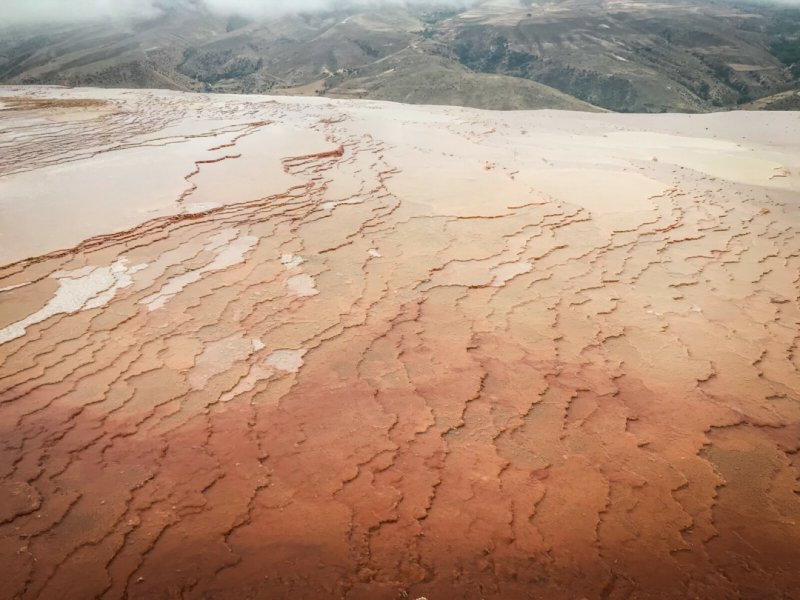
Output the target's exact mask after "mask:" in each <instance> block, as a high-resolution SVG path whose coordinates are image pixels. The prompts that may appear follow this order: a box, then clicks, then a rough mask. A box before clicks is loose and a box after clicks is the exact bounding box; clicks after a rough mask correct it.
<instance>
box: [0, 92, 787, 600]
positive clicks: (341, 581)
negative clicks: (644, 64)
mask: <svg viewBox="0 0 800 600" xmlns="http://www.w3.org/2000/svg"><path fill="white" fill-rule="evenodd" d="M4 94H5V95H9V96H14V97H17V96H23V97H24V96H31V95H35V96H36V97H37V98H43V99H48V98H53V99H78V100H81V99H83V100H91V99H99V100H103V101H105V102H107V104H108V106H107V107H106V108H104V109H103V110H99V109H97V108H96V105H95V104H93V103H87V104H88V105H89V106H91V107H92V108H86V109H83V108H69V109H68V108H62V109H59V110H57V111H56V110H55V109H53V110H50V109H44V108H32V109H30V110H14V111H13V113H12V112H11V111H9V113H7V114H4V113H3V112H0V119H2V125H3V126H2V134H0V144H2V152H0V156H2V161H0V168H1V169H2V173H3V176H2V178H0V195H2V196H3V202H2V204H0V211H1V212H2V214H0V228H2V229H1V230H0V233H2V239H3V240H4V241H3V244H2V252H3V262H4V263H5V266H4V267H2V268H0V430H1V431H2V434H1V435H0V559H2V564H3V574H2V576H1V577H2V579H3V581H2V585H1V586H0V597H2V598H9V599H10V598H31V599H32V598H81V599H83V598H148V599H150V598H177V597H181V598H212V597H213V598H236V599H241V598H284V597H285V598H290V597H291V598H348V599H358V598H370V599H376V598H406V597H411V598H416V597H421V596H425V597H427V598H429V599H430V600H440V599H449V598H476V599H477V598H504V599H505V598H548V599H560V598H564V599H573V598H605V599H622V598H792V597H798V596H797V594H798V590H800V569H798V566H799V565H800V495H798V491H799V490H800V483H799V482H798V476H799V475H800V454H798V451H799V450H800V350H798V344H799V343H800V305H799V300H800V142H798V140H800V117H798V115H794V114H790V113H761V114H747V115H741V114H736V113H725V114H717V115H707V116H686V115H664V116H662V115H658V116H636V115H610V114H605V115H589V114H578V113H559V112H552V111H542V112H536V113H498V114H491V113H484V112H480V111H473V110H468V109H455V108H443V107H437V108H430V107H428V108H425V107H404V106H400V105H392V104H381V103H372V102H363V103H352V102H348V101H329V100H321V99H270V98H261V97H236V98H232V97H225V96H214V97H209V96H201V95H189V94H179V93H171V92H150V91H141V92H134V91H109V90H103V91H98V90H61V89H58V88H46V89H42V88H36V89H27V88H24V87H20V88H7V89H6V90H4ZM41 104H46V103H41ZM64 104H65V105H66V104H69V103H64ZM74 104H75V105H76V106H79V105H80V104H81V103H80V102H76V103H74ZM91 111H96V112H95V113H93V112H91ZM37 182H39V183H37ZM41 182H44V183H41ZM48 206H52V207H53V208H52V210H53V211H61V212H59V213H58V214H59V215H68V216H69V219H68V220H65V218H64V217H63V216H62V217H60V219H61V220H60V221H59V222H58V223H57V225H58V226H57V227H54V223H53V221H52V217H51V215H50V212H51V211H49V210H45V209H43V208H42V207H48ZM142 207H146V210H145V209H143V208H142ZM108 219H113V223H110V222H109V220H108Z"/></svg>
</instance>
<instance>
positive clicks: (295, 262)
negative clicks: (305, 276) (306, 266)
mask: <svg viewBox="0 0 800 600" xmlns="http://www.w3.org/2000/svg"><path fill="white" fill-rule="evenodd" d="M304 262H305V260H304V259H303V257H302V256H295V255H294V254H283V255H281V264H282V265H283V266H284V267H286V270H287V271H289V270H291V269H296V268H297V267H299V266H300V265H302V264H303V263H304Z"/></svg>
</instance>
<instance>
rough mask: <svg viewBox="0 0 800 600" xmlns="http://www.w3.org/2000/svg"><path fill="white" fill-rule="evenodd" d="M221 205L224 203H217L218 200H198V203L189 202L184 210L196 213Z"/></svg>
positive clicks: (191, 213)
mask: <svg viewBox="0 0 800 600" xmlns="http://www.w3.org/2000/svg"><path fill="white" fill-rule="evenodd" d="M220 206H222V205H221V204H217V203H216V202H198V203H197V204H187V205H186V206H184V207H183V212H185V213H189V214H190V215H193V214H196V213H201V212H206V211H207V210H212V209H215V208H219V207H220Z"/></svg>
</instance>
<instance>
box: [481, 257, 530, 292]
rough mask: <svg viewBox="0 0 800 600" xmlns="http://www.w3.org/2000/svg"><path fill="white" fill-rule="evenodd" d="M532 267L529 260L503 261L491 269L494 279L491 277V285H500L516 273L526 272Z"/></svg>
mask: <svg viewBox="0 0 800 600" xmlns="http://www.w3.org/2000/svg"><path fill="white" fill-rule="evenodd" d="M532 268H533V265H532V264H531V263H529V262H513V263H505V264H503V265H500V266H498V267H496V268H495V269H494V270H493V274H494V279H492V283H491V284H490V285H492V287H502V286H504V285H505V284H506V282H507V281H510V280H511V279H514V277H516V276H517V275H522V274H524V273H528V272H529V271H530V270H531V269H532Z"/></svg>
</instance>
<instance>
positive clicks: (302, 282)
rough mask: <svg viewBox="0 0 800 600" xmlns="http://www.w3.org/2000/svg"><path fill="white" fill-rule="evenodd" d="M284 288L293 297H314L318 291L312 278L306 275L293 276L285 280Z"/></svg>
mask: <svg viewBox="0 0 800 600" xmlns="http://www.w3.org/2000/svg"><path fill="white" fill-rule="evenodd" d="M286 286H287V287H288V288H289V291H290V292H291V293H292V294H294V295H295V296H316V295H317V294H319V290H317V288H316V284H315V283H314V278H313V277H312V276H311V275H309V274H308V273H301V274H300V275H293V276H292V277H289V279H287V280H286Z"/></svg>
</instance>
